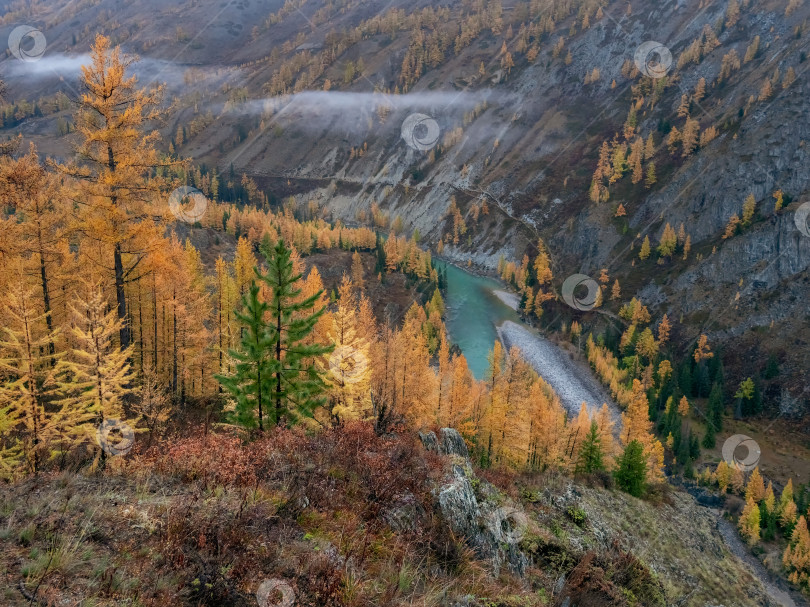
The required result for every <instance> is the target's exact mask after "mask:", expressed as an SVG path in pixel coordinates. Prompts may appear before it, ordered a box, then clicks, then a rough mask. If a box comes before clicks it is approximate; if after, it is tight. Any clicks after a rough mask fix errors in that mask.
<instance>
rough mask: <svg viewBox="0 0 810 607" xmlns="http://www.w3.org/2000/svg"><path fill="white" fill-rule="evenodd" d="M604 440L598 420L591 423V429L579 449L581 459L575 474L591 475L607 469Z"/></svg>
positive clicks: (578, 461) (578, 460)
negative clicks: (603, 450) (603, 449)
mask: <svg viewBox="0 0 810 607" xmlns="http://www.w3.org/2000/svg"><path fill="white" fill-rule="evenodd" d="M603 460H604V454H603V452H602V439H601V436H600V433H599V426H598V425H597V423H596V420H593V421H592V422H591V429H590V430H589V431H588V434H587V435H585V439H584V440H583V441H582V446H581V447H580V448H579V458H578V459H577V465H576V467H575V469H574V474H591V473H593V472H598V471H600V470H604V469H605V464H604V461H603Z"/></svg>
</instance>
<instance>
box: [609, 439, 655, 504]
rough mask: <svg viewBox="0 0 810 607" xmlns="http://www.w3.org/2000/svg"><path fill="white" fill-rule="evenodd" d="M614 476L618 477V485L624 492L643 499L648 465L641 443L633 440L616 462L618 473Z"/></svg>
mask: <svg viewBox="0 0 810 607" xmlns="http://www.w3.org/2000/svg"><path fill="white" fill-rule="evenodd" d="M613 475H614V476H615V477H616V484H617V485H618V486H619V488H620V489H621V490H622V491H626V492H627V493H629V494H630V495H633V496H635V497H641V495H642V494H643V493H644V486H645V480H644V479H645V478H646V475H647V463H646V461H645V457H644V447H643V445H642V444H641V443H640V442H639V441H637V440H632V441H630V443H629V444H628V445H627V447H625V449H624V452H623V453H622V454H621V455H620V456H619V458H618V459H617V460H616V471H615V472H614V473H613Z"/></svg>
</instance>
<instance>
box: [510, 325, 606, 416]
mask: <svg viewBox="0 0 810 607" xmlns="http://www.w3.org/2000/svg"><path fill="white" fill-rule="evenodd" d="M497 330H498V337H500V339H501V342H502V343H503V344H504V347H506V348H507V349H508V348H511V347H512V346H517V347H518V349H520V351H521V353H522V354H523V357H524V358H525V359H526V360H527V361H528V362H529V364H530V365H531V366H532V368H533V369H534V370H535V371H536V372H537V373H538V375H540V376H541V377H542V378H543V379H544V380H546V381H547V382H548V383H549V385H550V386H551V387H552V388H554V391H555V392H556V393H557V394H558V395H559V397H560V400H561V401H562V404H563V407H565V409H566V410H567V411H568V412H569V414H570V415H576V414H577V413H579V410H580V408H581V406H582V403H583V402H585V403H588V410H589V411H594V410H596V409H598V408H600V407H601V406H602V403H607V404H608V407H610V409H611V411H612V412H613V415H614V417H615V418H617V419H618V418H619V407H618V406H617V405H616V403H615V402H614V401H613V399H611V398H610V395H609V394H608V393H607V392H606V391H605V389H604V388H603V387H602V386H601V384H599V382H598V381H597V380H596V378H595V377H594V376H593V372H592V371H591V369H590V367H589V366H588V364H587V363H586V362H584V361H577V360H573V359H572V358H571V357H570V356H569V354H568V353H567V352H565V351H564V350H562V349H561V348H560V347H559V346H557V345H556V344H554V343H552V342H550V341H549V340H547V339H546V338H544V337H542V336H541V335H539V334H537V333H535V332H534V331H532V330H530V329H528V328H526V327H524V326H521V325H519V324H517V323H515V322H512V321H509V320H507V321H506V322H504V323H503V324H502V325H501V326H499V327H498V328H497Z"/></svg>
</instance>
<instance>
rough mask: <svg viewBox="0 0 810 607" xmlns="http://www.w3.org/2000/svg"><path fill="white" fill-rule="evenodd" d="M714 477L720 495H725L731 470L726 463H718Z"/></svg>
mask: <svg viewBox="0 0 810 607" xmlns="http://www.w3.org/2000/svg"><path fill="white" fill-rule="evenodd" d="M715 476H716V477H717V484H718V486H719V487H720V493H725V492H726V491H727V490H728V487H729V485H730V484H731V468H730V467H729V465H728V464H727V463H726V460H720V463H719V464H717V470H716V471H715Z"/></svg>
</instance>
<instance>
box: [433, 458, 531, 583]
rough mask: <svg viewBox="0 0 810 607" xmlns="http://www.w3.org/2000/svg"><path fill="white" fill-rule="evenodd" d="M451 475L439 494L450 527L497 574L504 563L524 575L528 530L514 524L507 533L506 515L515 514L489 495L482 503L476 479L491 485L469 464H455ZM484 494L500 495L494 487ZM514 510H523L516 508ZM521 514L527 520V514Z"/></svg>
mask: <svg viewBox="0 0 810 607" xmlns="http://www.w3.org/2000/svg"><path fill="white" fill-rule="evenodd" d="M452 476H453V480H452V481H451V482H449V483H447V484H445V485H443V486H442V487H441V488H440V489H439V493H438V502H439V509H440V510H441V513H442V517H443V518H444V519H445V521H447V524H448V526H449V527H450V529H451V530H452V531H453V533H454V534H456V535H457V536H459V537H463V538H464V540H465V541H466V543H467V545H469V546H470V547H471V548H472V549H473V550H474V551H475V553H476V555H477V556H478V557H479V558H480V559H482V560H486V561H488V562H489V563H490V565H491V568H492V571H493V573H494V574H495V575H496V576H497V575H498V574H499V573H500V571H501V568H502V567H503V566H506V567H507V568H508V569H509V570H510V571H511V572H512V573H514V574H516V575H520V576H523V575H524V574H525V573H526V568H527V567H528V565H529V559H528V558H527V557H526V555H525V554H524V553H523V551H522V550H521V549H520V541H521V539H522V535H523V532H524V531H525V529H520V528H517V529H515V528H514V527H512V528H510V529H509V531H508V532H506V533H504V531H503V530H502V525H503V523H504V522H505V520H506V519H507V518H514V517H513V516H508V515H507V516H505V515H503V514H502V512H503V510H504V507H502V506H500V505H499V504H498V503H497V502H494V501H492V500H491V499H489V498H488V497H487V498H484V501H483V502H482V503H479V501H478V498H477V497H476V492H475V489H474V488H473V481H474V482H475V483H476V484H479V485H480V486H485V485H486V486H487V487H488V488H491V487H490V486H489V484H488V483H486V482H485V481H480V480H479V479H478V478H476V477H475V474H474V473H473V472H472V468H471V467H470V466H469V464H467V465H466V466H461V465H458V464H453V465H452ZM482 493H484V494H486V495H489V496H495V495H498V492H497V490H495V489H494V488H491V490H489V491H484V492H482ZM512 510H514V511H515V512H521V511H519V510H518V509H516V508H512ZM522 516H523V518H524V519H525V515H522Z"/></svg>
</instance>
